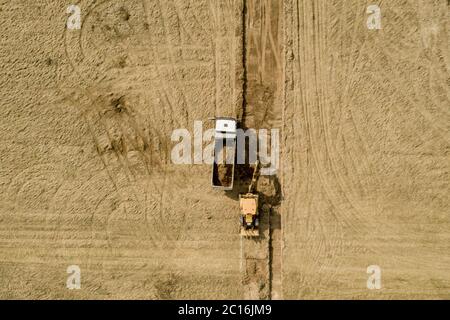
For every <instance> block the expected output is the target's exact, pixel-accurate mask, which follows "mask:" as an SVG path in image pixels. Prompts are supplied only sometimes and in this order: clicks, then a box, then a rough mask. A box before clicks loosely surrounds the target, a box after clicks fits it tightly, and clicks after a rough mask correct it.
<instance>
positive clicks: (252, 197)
mask: <svg viewBox="0 0 450 320" xmlns="http://www.w3.org/2000/svg"><path fill="white" fill-rule="evenodd" d="M258 175H259V162H258V161H257V162H256V164H255V169H254V171H253V177H252V182H251V183H250V185H249V187H248V192H247V193H246V194H240V195H239V206H240V210H241V213H240V224H241V236H242V237H258V236H259V210H258V205H259V203H258V200H259V196H258V194H257V193H256V192H255V187H256V182H257V180H258Z"/></svg>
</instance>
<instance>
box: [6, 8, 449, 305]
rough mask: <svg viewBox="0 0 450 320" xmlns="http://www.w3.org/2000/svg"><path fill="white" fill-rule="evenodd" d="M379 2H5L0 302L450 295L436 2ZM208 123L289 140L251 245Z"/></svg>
mask: <svg viewBox="0 0 450 320" xmlns="http://www.w3.org/2000/svg"><path fill="white" fill-rule="evenodd" d="M375 2H376V3H377V4H378V5H379V6H380V7H381V10H382V30H368V29H367V27H366V20H367V17H368V14H367V13H366V9H367V6H368V5H370V4H371V2H370V1H365V0H364V1H363V0H348V1H347V0H346V1H338V0H311V1H306V0H284V1H280V0H164V1H163V0H114V1H113V0H98V1H95V0H81V1H75V0H74V1H73V2H71V1H63V0H58V1H55V0H40V1H32V0H23V1H6V0H0V28H1V32H0V35H1V42H2V45H1V47H0V65H1V71H0V72H1V75H0V92H1V96H2V101H1V107H2V111H3V112H2V117H1V119H0V133H1V138H2V143H1V144H0V298H2V299H13V298H21V299H23V298H37V299H48V298H63V299H83V298H91V299H113V298H116V299H133V298H143V299H183V298H190V299H208V298H213V299H233V298H234V299H247V298H253V299H282V298H288V299H305V298H308V299H319V298H326V299H337V298H344V299H357V298H375V299H397V298H426V299H428V298H430V299H439V298H444V299H450V108H449V107H450V50H449V43H450V41H449V40H450V33H449V21H450V20H449V14H450V11H449V10H450V9H449V8H450V6H449V4H448V2H447V1H445V0H428V1H425V0H390V1H382V0H380V1H375ZM70 4H77V5H78V6H79V7H80V8H81V17H82V27H81V29H80V30H69V29H68V28H66V21H67V18H68V17H69V15H70V14H68V13H67V12H66V10H67V7H68V6H69V5H70ZM212 116H233V117H237V118H238V119H240V120H241V121H242V125H243V126H244V127H247V128H255V129H261V128H266V129H271V128H279V129H280V130H281V139H280V146H281V159H280V170H279V171H278V174H277V176H272V177H267V176H262V177H261V178H260V179H259V181H258V185H257V190H258V192H259V194H260V197H261V200H262V201H261V202H262V205H261V212H262V217H261V219H262V225H261V237H260V238H259V239H258V240H256V241H255V240H248V239H241V238H240V236H239V233H238V230H239V226H238V209H239V204H238V201H237V195H238V193H239V192H244V191H245V189H246V188H247V186H248V177H249V173H248V171H249V170H248V169H249V168H248V167H245V166H242V167H238V168H237V171H236V188H235V190H234V191H233V192H230V193H225V192H221V191H217V190H212V188H211V186H210V184H211V181H210V179H211V167H210V166H209V165H206V164H197V165H175V164H173V163H172V162H171V151H172V148H173V146H174V145H175V143H176V142H173V141H171V135H172V132H173V130H174V129H178V128H186V129H188V130H189V131H190V132H191V133H193V131H194V121H196V120H202V121H204V129H207V128H211V127H212V125H213V123H212V122H210V121H208V120H207V119H208V118H209V117H212ZM206 144H207V141H206V142H204V145H206ZM69 265H78V266H79V267H80V268H81V281H82V287H81V290H68V289H67V288H66V279H67V277H68V274H67V273H66V269H67V267H68V266H69ZM370 265H378V266H380V268H381V270H382V289H381V290H368V289H367V287H366V282H367V278H368V276H369V275H368V274H367V273H366V269H367V267H368V266H370Z"/></svg>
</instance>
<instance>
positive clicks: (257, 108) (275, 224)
mask: <svg viewBox="0 0 450 320" xmlns="http://www.w3.org/2000/svg"><path fill="white" fill-rule="evenodd" d="M242 23H243V26H242V32H243V36H242V41H243V45H242V61H243V68H244V70H243V75H244V81H243V99H242V113H241V119H239V120H240V126H241V128H243V129H249V128H252V129H256V130H259V129H268V130H269V132H270V129H272V128H280V127H281V123H282V118H281V115H282V111H281V89H282V81H281V80H282V66H281V64H280V61H281V56H282V47H281V45H280V43H281V38H282V34H281V32H282V29H281V28H282V12H281V8H280V2H279V1H278V0H243V12H242ZM246 148H247V149H246V150H249V149H248V141H247V143H246ZM252 174H253V169H252V168H251V167H250V165H248V164H246V165H237V166H236V175H237V185H236V190H235V191H234V196H235V197H236V196H238V193H245V192H246V189H247V188H248V185H249V184H250V181H251V178H252ZM256 192H257V193H258V194H259V198H260V206H259V210H260V237H259V238H257V239H242V240H241V260H243V261H241V269H242V272H243V275H242V276H243V280H242V283H243V286H244V296H245V298H248V299H263V300H264V299H281V298H282V240H283V239H282V230H281V226H282V224H281V215H280V210H279V207H280V202H281V185H280V183H279V180H278V177H277V176H276V175H275V176H260V178H259V179H258V183H257V186H256Z"/></svg>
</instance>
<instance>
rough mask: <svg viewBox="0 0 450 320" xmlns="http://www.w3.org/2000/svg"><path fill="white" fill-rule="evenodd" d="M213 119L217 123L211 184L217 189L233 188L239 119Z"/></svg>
mask: <svg viewBox="0 0 450 320" xmlns="http://www.w3.org/2000/svg"><path fill="white" fill-rule="evenodd" d="M213 120H215V122H216V123H215V133H214V162H213V168H212V179H211V184H212V187H213V188H215V189H219V190H233V184H234V169H235V168H234V167H235V163H236V135H237V121H236V119H234V118H228V117H218V118H213Z"/></svg>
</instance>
